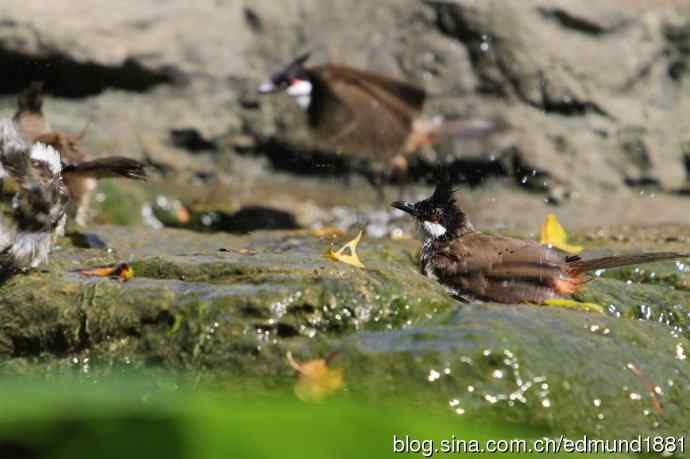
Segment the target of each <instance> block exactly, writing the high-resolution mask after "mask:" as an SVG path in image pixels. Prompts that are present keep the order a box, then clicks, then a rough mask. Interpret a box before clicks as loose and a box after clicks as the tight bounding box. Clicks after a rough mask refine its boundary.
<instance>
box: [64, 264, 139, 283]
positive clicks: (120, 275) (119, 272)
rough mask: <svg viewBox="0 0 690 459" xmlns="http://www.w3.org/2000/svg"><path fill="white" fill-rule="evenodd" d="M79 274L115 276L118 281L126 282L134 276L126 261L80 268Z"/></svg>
mask: <svg viewBox="0 0 690 459" xmlns="http://www.w3.org/2000/svg"><path fill="white" fill-rule="evenodd" d="M78 272H79V274H80V275H82V276H88V277H115V278H117V280H119V281H120V282H127V281H128V280H130V279H131V278H133V277H134V270H133V269H132V267H131V266H129V265H128V264H127V263H120V264H117V265H114V266H99V267H98V268H90V269H80V270H79V271H78Z"/></svg>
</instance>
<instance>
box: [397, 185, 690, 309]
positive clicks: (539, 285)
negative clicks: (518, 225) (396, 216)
mask: <svg viewBox="0 0 690 459" xmlns="http://www.w3.org/2000/svg"><path fill="white" fill-rule="evenodd" d="M392 206H393V207H395V208H397V209H400V210H402V211H403V212H406V213H408V214H410V215H411V216H412V217H413V218H414V219H415V220H416V221H417V223H418V224H419V226H420V228H421V232H422V233H423V235H424V242H423V245H422V249H421V252H420V255H419V268H420V270H421V272H422V274H424V275H425V276H427V277H429V278H431V279H433V280H435V281H437V282H439V283H441V284H442V285H443V286H444V287H446V289H447V290H448V291H449V293H451V294H452V295H453V296H456V297H458V298H459V299H461V300H465V301H467V300H470V299H479V300H484V301H494V302H498V303H534V304H544V303H546V302H549V301H552V300H557V299H559V298H561V297H563V296H565V295H568V294H572V293H575V292H576V291H577V290H578V288H580V287H581V286H582V285H583V284H585V283H586V282H588V281H590V280H591V277H590V276H588V275H587V273H589V272H591V271H595V270H598V269H608V268H617V267H621V266H628V265H636V264H642V263H651V262H655V261H659V260H668V259H676V258H687V257H690V253H682V252H652V253H638V254H630V255H618V256H606V257H600V258H593V259H588V260H585V259H582V258H580V257H578V256H568V255H567V254H564V253H563V252H560V251H558V250H555V249H553V248H550V247H547V246H544V245H541V244H539V243H537V242H536V241H530V240H522V239H515V238H510V237H501V236H493V235H488V234H482V233H481V232H479V231H477V230H476V229H475V228H474V227H473V226H472V223H471V222H470V220H469V218H468V217H467V215H466V214H465V212H463V210H462V209H461V208H460V206H459V205H458V204H457V202H456V201H455V199H454V196H453V189H452V187H451V184H450V183H449V181H448V180H447V179H443V180H441V181H439V183H438V184H437V186H436V189H435V190H434V193H433V195H432V196H431V197H430V198H428V199H424V200H422V201H419V202H414V203H413V202H406V201H397V202H394V203H392Z"/></svg>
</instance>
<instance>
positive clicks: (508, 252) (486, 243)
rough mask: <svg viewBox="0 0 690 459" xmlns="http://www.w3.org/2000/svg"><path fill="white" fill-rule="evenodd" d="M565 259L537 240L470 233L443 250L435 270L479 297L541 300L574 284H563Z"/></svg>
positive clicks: (447, 279) (509, 300) (447, 282)
mask: <svg viewBox="0 0 690 459" xmlns="http://www.w3.org/2000/svg"><path fill="white" fill-rule="evenodd" d="M564 260H565V256H564V255H563V254H561V253H560V252H557V251H555V250H553V249H549V248H548V247H545V246H542V245H540V244H538V243H536V242H534V241H528V240H520V239H512V238H504V237H498V236H490V235H485V234H481V233H470V234H468V235H465V236H463V237H461V238H458V239H457V240H455V241H453V242H452V243H450V244H448V245H446V246H444V247H442V248H441V249H440V252H439V255H438V256H437V257H436V259H435V263H434V267H435V269H434V271H435V275H437V276H438V277H439V278H440V279H441V281H442V282H444V283H446V284H448V285H450V286H452V287H454V288H456V289H459V290H461V291H463V292H468V293H470V294H473V295H475V296H477V297H479V298H483V299H487V300H492V301H499V302H503V303H522V302H533V303H542V302H543V301H545V300H546V299H549V298H553V297H554V296H555V295H556V294H558V293H563V292H565V289H567V288H570V287H571V286H570V284H568V285H565V284H563V285H561V283H562V282H565V280H564V277H563V276H564V274H565V273H564V272H563V268H564V266H565V264H564ZM565 277H566V278H567V275H565ZM566 280H567V279H566ZM566 283H567V282H566ZM573 285H575V284H573Z"/></svg>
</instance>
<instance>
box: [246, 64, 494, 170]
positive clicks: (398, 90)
mask: <svg viewBox="0 0 690 459" xmlns="http://www.w3.org/2000/svg"><path fill="white" fill-rule="evenodd" d="M309 57H310V54H309V53H306V54H303V55H301V56H299V57H297V58H296V59H295V60H293V61H292V62H290V63H289V64H288V65H287V66H286V67H284V68H283V69H281V70H279V71H277V72H275V73H274V74H273V75H271V77H270V78H269V79H268V80H267V81H265V82H264V83H263V84H261V85H260V86H259V88H258V92H259V93H260V94H270V93H274V92H278V91H284V92H285V93H286V94H287V95H289V96H290V97H292V98H293V99H294V100H295V102H296V103H297V104H298V105H299V106H300V107H301V108H302V109H304V110H305V111H306V114H307V123H308V126H309V129H310V132H311V133H312V135H313V137H314V140H315V141H316V143H317V144H318V146H319V148H321V149H325V150H333V151H335V152H337V153H343V154H348V155H352V156H353V157H356V158H362V159H365V160H369V161H372V162H375V163H379V164H381V165H382V166H383V167H384V171H383V175H384V176H387V177H390V178H395V177H401V176H404V175H405V173H406V172H407V169H408V158H409V156H410V155H412V154H413V153H415V152H417V151H419V150H420V149H421V148H422V147H424V146H426V145H433V144H436V143H438V142H440V141H442V140H443V139H445V138H448V137H453V136H459V137H475V136H483V135H488V134H490V133H493V132H495V131H497V130H499V129H500V128H501V126H500V123H498V122H494V121H488V120H478V119H477V120H453V121H445V120H443V119H442V118H440V117H436V118H433V119H428V118H424V117H422V109H423V107H424V103H425V101H426V99H427V93H426V91H425V90H424V89H423V88H420V87H418V86H415V85H413V84H410V83H406V82H404V81H399V80H396V79H393V78H389V77H386V76H383V75H378V74H375V73H371V72H367V71H363V70H357V69H354V68H351V67H346V66H344V65H336V64H326V65H321V66H314V67H307V66H305V64H306V62H307V60H308V59H309ZM381 178H382V177H378V180H380V179H381Z"/></svg>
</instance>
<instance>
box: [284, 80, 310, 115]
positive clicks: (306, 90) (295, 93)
mask: <svg viewBox="0 0 690 459" xmlns="http://www.w3.org/2000/svg"><path fill="white" fill-rule="evenodd" d="M311 90H312V84H311V83H310V82H309V81H307V80H296V81H295V82H294V83H292V84H291V85H290V86H288V88H287V89H286V90H285V92H286V93H287V95H288V96H290V97H294V98H295V102H297V105H299V106H300V108H302V109H305V110H306V109H307V108H309V104H310V103H311Z"/></svg>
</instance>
